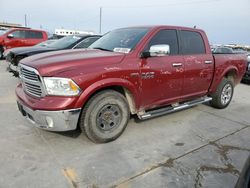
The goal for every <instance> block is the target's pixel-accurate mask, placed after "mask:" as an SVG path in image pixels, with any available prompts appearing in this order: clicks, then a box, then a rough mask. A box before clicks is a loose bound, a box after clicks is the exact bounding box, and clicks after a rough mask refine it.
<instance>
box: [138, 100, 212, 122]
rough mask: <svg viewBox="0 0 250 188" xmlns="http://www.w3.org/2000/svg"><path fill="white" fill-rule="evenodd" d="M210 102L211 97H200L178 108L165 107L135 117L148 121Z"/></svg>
mask: <svg viewBox="0 0 250 188" xmlns="http://www.w3.org/2000/svg"><path fill="white" fill-rule="evenodd" d="M211 100H212V98H211V97H202V98H198V99H195V100H192V101H188V102H185V103H182V104H180V105H178V106H174V107H173V106H167V107H163V108H160V109H156V110H151V111H148V112H145V113H144V114H142V115H137V116H138V118H139V119H141V120H145V119H150V118H153V117H157V116H161V115H165V114H169V113H172V112H176V111H180V110H183V109H186V108H190V107H192V106H196V105H198V104H201V103H205V102H208V101H211Z"/></svg>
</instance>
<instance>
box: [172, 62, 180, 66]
mask: <svg viewBox="0 0 250 188" xmlns="http://www.w3.org/2000/svg"><path fill="white" fill-rule="evenodd" d="M172 65H173V67H181V66H182V63H173V64H172Z"/></svg>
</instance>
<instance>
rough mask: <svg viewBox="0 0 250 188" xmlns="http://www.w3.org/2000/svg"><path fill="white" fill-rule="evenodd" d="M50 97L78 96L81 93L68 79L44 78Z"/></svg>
mask: <svg viewBox="0 0 250 188" xmlns="http://www.w3.org/2000/svg"><path fill="white" fill-rule="evenodd" d="M43 80H44V84H45V88H46V90H47V93H48V95H60V96H76V95H78V94H79V93H80V92H81V89H80V88H79V87H78V85H77V84H76V83H75V82H74V81H73V80H71V79H68V78H56V77H44V78H43Z"/></svg>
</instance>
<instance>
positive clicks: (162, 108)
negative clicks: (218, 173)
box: [16, 26, 246, 143]
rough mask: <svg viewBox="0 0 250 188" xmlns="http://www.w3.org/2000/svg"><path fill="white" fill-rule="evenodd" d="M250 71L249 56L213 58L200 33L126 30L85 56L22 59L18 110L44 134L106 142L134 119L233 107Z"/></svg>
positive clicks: (68, 54)
mask: <svg viewBox="0 0 250 188" xmlns="http://www.w3.org/2000/svg"><path fill="white" fill-rule="evenodd" d="M245 70H246V56H245V55H243V54H223V55H221V54H212V53H211V49H210V46H209V42H208V39H207V36H206V34H205V32H204V31H202V30H200V29H194V28H186V27H175V26H151V27H150V26H145V27H143V26H141V27H129V28H122V29H117V30H114V31H111V32H109V33H107V34H106V35H104V36H103V37H102V38H100V39H99V40H97V41H96V42H94V43H93V44H92V45H91V46H90V47H89V49H87V50H84V51H83V50H66V51H65V50H64V51H57V52H49V53H44V54H38V55H35V56H31V57H28V58H25V59H23V60H22V61H21V62H20V79H21V83H20V84H19V85H18V86H17V87H16V96H17V104H18V108H19V110H20V112H21V113H22V115H23V116H25V117H26V119H28V120H30V122H32V123H33V125H35V126H37V127H39V128H42V129H46V130H49V131H68V130H74V129H76V128H77V126H79V127H80V128H81V129H82V130H83V131H84V132H85V133H86V135H87V136H88V138H89V139H91V140H92V141H94V142H99V143H103V142H109V141H112V140H115V139H116V138H118V137H119V136H120V135H121V134H122V132H123V131H124V130H125V128H126V126H127V123H128V121H129V118H130V115H131V114H136V115H137V116H138V117H139V119H142V120H144V119H148V118H153V117H156V116H160V115H163V114H168V113H172V112H176V111H178V110H182V109H186V108H189V107H192V106H194V105H197V104H200V103H205V102H208V101H210V103H211V105H212V106H213V107H215V108H219V109H223V108H226V107H227V106H228V105H229V104H230V102H231V99H232V97H233V93H234V87H235V85H237V84H238V83H239V82H240V80H241V79H242V76H243V74H244V73H245ZM142 132H143V131H142Z"/></svg>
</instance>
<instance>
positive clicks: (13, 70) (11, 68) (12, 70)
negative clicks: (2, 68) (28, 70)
mask: <svg viewBox="0 0 250 188" xmlns="http://www.w3.org/2000/svg"><path fill="white" fill-rule="evenodd" d="M9 70H10V72H14V73H19V67H18V66H15V65H13V64H12V63H9Z"/></svg>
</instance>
